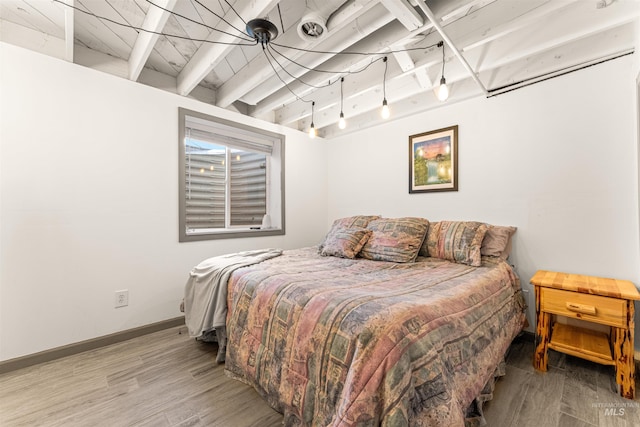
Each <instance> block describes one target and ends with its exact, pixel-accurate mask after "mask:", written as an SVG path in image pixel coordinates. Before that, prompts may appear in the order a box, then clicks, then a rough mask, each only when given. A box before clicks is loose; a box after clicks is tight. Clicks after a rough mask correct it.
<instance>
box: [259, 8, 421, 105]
mask: <svg viewBox="0 0 640 427" xmlns="http://www.w3.org/2000/svg"><path fill="white" fill-rule="evenodd" d="M430 28H432V26H431V24H430V23H428V24H426V25H424V26H422V27H421V28H419V29H418V30H416V31H414V32H412V33H407V30H406V28H404V26H403V25H402V24H401V23H400V22H398V21H395V20H394V21H392V22H390V23H389V24H387V25H385V26H384V27H383V28H381V29H379V30H377V31H376V37H365V38H364V39H362V40H360V41H359V42H357V43H356V44H354V45H352V46H351V47H350V48H348V49H346V50H345V52H384V51H386V50H387V49H389V47H390V46H395V45H396V43H402V42H403V41H404V40H412V39H413V37H414V36H415V34H416V33H417V32H420V31H427V30H428V29H430ZM371 60H372V58H364V59H362V58H361V57H358V56H354V55H336V56H334V57H333V58H331V59H330V60H328V61H326V62H325V63H323V64H322V68H323V69H329V70H360V69H362V68H363V67H365V66H367V65H368V64H369V63H370V62H371ZM338 75H339V74H336V75H328V74H326V73H320V72H318V71H311V72H309V73H307V74H305V75H304V81H305V82H306V83H309V84H311V85H316V86H318V85H321V84H323V83H325V82H326V81H327V78H328V77H329V78H334V79H335V78H336V77H337V76H338ZM346 80H347V79H345V81H346ZM348 80H351V77H349V78H348ZM360 80H361V79H360ZM289 87H290V88H291V90H292V91H294V92H295V93H297V94H300V95H305V94H307V93H308V92H310V91H311V89H310V88H309V87H308V86H305V85H303V84H302V83H300V82H292V83H290V84H289ZM294 100H295V97H294V96H293V95H292V94H291V92H290V91H289V90H288V89H287V88H284V87H283V88H282V89H279V90H278V91H276V92H274V93H272V94H271V95H269V96H268V97H266V98H264V99H263V100H262V101H260V102H259V103H258V104H257V105H256V107H255V108H254V109H253V111H252V113H251V115H252V116H254V117H255V116H259V115H261V114H263V113H264V112H266V111H269V110H271V109H273V108H277V107H279V106H282V105H287V104H289V103H291V102H293V101H294Z"/></svg>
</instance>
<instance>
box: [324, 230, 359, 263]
mask: <svg viewBox="0 0 640 427" xmlns="http://www.w3.org/2000/svg"><path fill="white" fill-rule="evenodd" d="M369 236H371V230H367V229H366V228H360V227H353V228H332V229H331V231H330V232H329V234H328V235H327V237H326V239H325V241H324V244H323V246H322V251H321V252H320V255H322V256H337V257H341V258H352V259H353V258H355V257H356V255H358V252H360V249H362V247H363V246H364V244H365V243H366V242H367V240H368V239H369Z"/></svg>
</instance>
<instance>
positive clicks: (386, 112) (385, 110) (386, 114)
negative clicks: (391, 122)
mask: <svg viewBox="0 0 640 427" xmlns="http://www.w3.org/2000/svg"><path fill="white" fill-rule="evenodd" d="M380 115H381V116H382V118H383V119H388V118H389V116H390V115H391V111H389V106H388V105H387V98H385V99H383V100H382V111H381V112H380Z"/></svg>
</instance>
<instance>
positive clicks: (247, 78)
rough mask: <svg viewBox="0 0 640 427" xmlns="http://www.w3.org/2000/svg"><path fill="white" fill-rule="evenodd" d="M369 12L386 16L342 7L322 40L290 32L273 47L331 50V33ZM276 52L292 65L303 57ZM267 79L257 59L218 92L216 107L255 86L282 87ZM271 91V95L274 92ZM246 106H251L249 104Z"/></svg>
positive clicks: (267, 70) (261, 58) (265, 65)
mask: <svg viewBox="0 0 640 427" xmlns="http://www.w3.org/2000/svg"><path fill="white" fill-rule="evenodd" d="M356 3H357V2H356ZM354 4H355V3H354ZM373 8H375V10H378V11H379V10H383V11H384V12H385V13H386V10H385V9H384V8H383V7H382V6H379V5H377V3H376V2H368V3H366V4H365V5H364V6H363V7H346V8H344V9H342V10H341V11H340V12H339V13H338V15H333V16H332V17H330V18H329V19H330V22H331V25H330V26H329V35H328V36H327V38H326V39H324V40H321V41H315V42H308V41H304V42H301V40H300V37H299V36H298V34H297V33H296V32H295V31H290V32H288V33H287V32H286V33H285V34H284V35H283V37H282V38H281V39H278V40H276V43H277V44H279V45H284V46H294V47H297V48H302V49H316V50H318V49H319V46H322V48H323V49H324V50H329V49H335V43H337V42H339V40H336V39H335V38H334V35H335V33H337V32H339V31H340V30H343V29H345V28H348V25H349V24H350V23H352V22H353V21H354V20H355V19H357V18H358V17H360V16H362V15H364V14H370V13H376V12H375V11H372V9H373ZM356 33H357V29H356ZM331 40H333V41H331ZM332 43H333V44H334V45H333V46H332V45H331V44H332ZM277 49H278V50H279V51H281V52H282V53H284V54H286V55H287V58H289V59H292V60H294V61H297V60H298V59H299V58H300V57H302V56H303V55H304V54H305V53H304V52H302V51H299V50H295V49H284V48H277ZM316 57H317V55H316ZM274 66H275V67H276V69H277V68H278V65H277V64H274ZM270 77H273V70H272V68H271V66H270V65H269V62H268V61H267V58H266V56H265V55H264V54H261V55H258V56H257V57H255V58H254V59H253V60H252V61H251V62H250V63H249V64H248V65H247V66H246V67H244V68H243V69H242V70H240V71H239V72H238V73H237V74H236V75H234V76H233V77H231V78H230V79H229V80H227V81H226V82H225V83H224V84H223V85H222V86H220V87H219V88H218V101H217V103H216V105H218V107H222V108H226V107H227V106H229V105H230V104H231V103H232V102H235V101H236V100H238V99H240V98H242V97H243V96H244V95H245V94H247V93H248V92H250V91H252V90H253V89H255V88H256V87H258V86H263V87H269V88H271V87H273V88H280V87H283V85H282V83H281V82H280V80H279V79H277V78H275V77H274V78H272V79H270ZM283 77H287V76H283ZM267 80H270V83H272V84H273V85H274V86H270V85H267V83H266V81H267ZM272 90H273V91H275V89H272ZM247 102H249V103H252V101H247ZM256 102H257V101H253V103H256Z"/></svg>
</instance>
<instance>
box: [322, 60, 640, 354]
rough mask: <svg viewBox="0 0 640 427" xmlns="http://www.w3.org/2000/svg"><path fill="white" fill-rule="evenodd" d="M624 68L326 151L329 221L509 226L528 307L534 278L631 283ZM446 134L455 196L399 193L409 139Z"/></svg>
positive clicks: (467, 107) (610, 66)
mask: <svg viewBox="0 0 640 427" xmlns="http://www.w3.org/2000/svg"><path fill="white" fill-rule="evenodd" d="M634 60H635V58H634V56H627V57H624V58H621V59H618V60H615V61H611V62H607V63H604V64H602V65H599V66H595V67H591V68H588V69H585V70H582V71H578V72H574V73H572V74H569V75H565V76H563V77H559V78H556V79H552V80H548V81H546V82H543V83H540V84H536V85H533V86H529V87H526V88H524V89H520V90H517V91H514V92H510V93H508V94H504V95H501V96H498V97H495V98H489V99H486V98H478V99H474V100H471V101H467V102H464V103H459V104H455V105H450V106H447V107H444V108H441V109H438V110H435V111H430V112H428V113H425V114H421V115H418V116H413V117H409V118H406V119H402V120H398V121H395V122H391V123H389V124H385V125H382V126H378V127H375V128H372V129H368V130H364V131H361V132H357V133H355V134H352V135H347V136H345V137H342V138H337V139H334V140H331V141H329V142H328V144H329V159H328V165H329V205H328V221H329V222H330V221H332V220H333V219H335V218H338V217H342V216H346V215H351V214H356V213H363V214H382V215H384V216H388V217H393V216H409V215H414V216H422V217H426V218H428V219H431V220H434V221H437V220H444V219H449V220H479V221H485V222H489V223H493V224H501V225H514V226H517V227H518V231H517V233H516V234H515V242H514V248H513V254H512V262H513V263H514V264H515V266H516V269H517V272H518V273H519V275H520V277H521V281H522V283H523V288H524V289H525V290H529V291H530V292H529V296H530V299H529V301H530V305H531V308H533V302H534V301H533V290H532V288H531V286H530V285H529V283H528V281H529V279H530V278H531V276H532V275H533V274H534V273H535V271H536V270H538V269H547V270H558V271H566V272H574V273H582V274H589V275H599V276H605V277H616V278H620V279H627V280H631V281H633V282H634V283H635V284H636V285H638V284H640V257H639V242H638V177H637V175H638V170H637V169H638V153H637V147H636V137H635V133H636V130H635V127H636V119H635V117H634V114H635V95H634V93H635V92H634V91H635V89H634V81H635V74H634V72H633V63H634ZM426 96H431V95H430V94H427V95H426ZM391 107H392V108H393V106H391ZM456 124H457V125H458V126H459V150H458V151H459V191H458V192H445V193H426V194H425V193H421V194H409V192H408V174H409V172H408V155H409V148H408V136H409V135H412V134H417V133H421V132H425V131H428V130H433V129H439V128H442V127H447V126H451V125H456ZM638 311H639V310H636V324H640V321H639V319H638ZM529 316H530V320H531V321H532V320H533V310H532V309H531V310H530V313H529ZM531 323H532V325H533V322H531ZM638 342H640V339H638V340H637V341H636V346H637V345H638Z"/></svg>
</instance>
